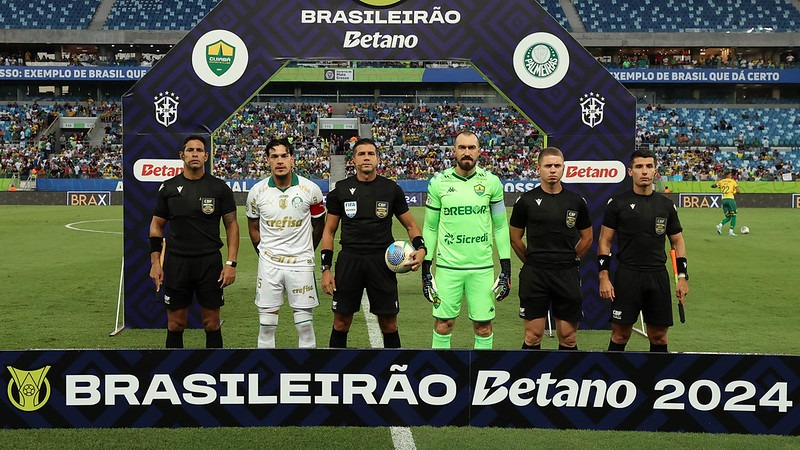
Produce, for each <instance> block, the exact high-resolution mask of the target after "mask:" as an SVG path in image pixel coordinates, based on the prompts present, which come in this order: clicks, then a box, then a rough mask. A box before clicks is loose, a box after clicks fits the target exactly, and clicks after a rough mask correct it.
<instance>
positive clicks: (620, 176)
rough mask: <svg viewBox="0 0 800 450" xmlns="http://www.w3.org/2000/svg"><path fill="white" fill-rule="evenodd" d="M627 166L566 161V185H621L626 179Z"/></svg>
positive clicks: (611, 162) (617, 162) (618, 162)
mask: <svg viewBox="0 0 800 450" xmlns="http://www.w3.org/2000/svg"><path fill="white" fill-rule="evenodd" d="M625 173H626V171H625V164H623V163H622V162H620V161H566V162H564V178H563V179H562V180H561V181H563V182H564V183H604V184H606V183H619V182H620V181H622V180H624V179H625Z"/></svg>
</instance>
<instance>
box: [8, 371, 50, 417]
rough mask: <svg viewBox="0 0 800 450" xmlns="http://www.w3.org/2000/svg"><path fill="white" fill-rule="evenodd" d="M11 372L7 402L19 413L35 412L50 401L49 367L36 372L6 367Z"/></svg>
mask: <svg viewBox="0 0 800 450" xmlns="http://www.w3.org/2000/svg"><path fill="white" fill-rule="evenodd" d="M7 368H8V371H9V372H11V380H10V381H9V382H8V400H9V401H10V402H11V404H12V405H14V407H15V408H17V409H19V410H20V411H26V412H30V411H36V410H37V409H39V408H41V407H42V406H44V405H45V403H47V400H49V399H50V382H49V381H47V372H48V371H49V370H50V366H44V367H42V368H40V369H36V370H20V369H17V368H14V367H11V366H7Z"/></svg>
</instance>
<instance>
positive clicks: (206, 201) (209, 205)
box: [200, 198, 215, 214]
mask: <svg viewBox="0 0 800 450" xmlns="http://www.w3.org/2000/svg"><path fill="white" fill-rule="evenodd" d="M214 204H215V199H213V198H200V210H201V211H203V214H213V213H214V209H215V208H214Z"/></svg>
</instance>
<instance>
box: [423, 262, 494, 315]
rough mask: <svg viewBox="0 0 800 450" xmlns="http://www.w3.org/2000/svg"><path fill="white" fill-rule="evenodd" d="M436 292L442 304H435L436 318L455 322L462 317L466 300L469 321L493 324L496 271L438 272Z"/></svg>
mask: <svg viewBox="0 0 800 450" xmlns="http://www.w3.org/2000/svg"><path fill="white" fill-rule="evenodd" d="M435 277H436V288H437V289H438V293H439V299H440V300H441V302H440V303H439V304H438V306H437V305H436V304H434V308H433V317H435V318H437V319H440V320H450V319H455V318H456V317H458V316H459V315H460V314H461V300H462V298H464V297H465V296H466V299H467V312H468V313H469V320H472V321H474V322H489V321H492V320H494V316H495V313H494V308H495V300H494V292H492V285H493V284H494V278H495V277H494V268H491V267H490V268H487V269H470V270H453V269H444V268H441V267H437V268H436V275H435Z"/></svg>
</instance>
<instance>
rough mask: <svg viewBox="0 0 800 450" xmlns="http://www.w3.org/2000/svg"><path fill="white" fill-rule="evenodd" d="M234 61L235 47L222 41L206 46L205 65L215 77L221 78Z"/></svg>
mask: <svg viewBox="0 0 800 450" xmlns="http://www.w3.org/2000/svg"><path fill="white" fill-rule="evenodd" d="M234 59H236V47H234V46H232V45H230V44H228V43H227V42H225V41H223V40H219V41H217V42H214V43H213V44H209V45H207V46H206V64H208V68H209V69H211V71H212V72H214V74H216V75H217V76H222V75H224V74H225V72H227V71H228V69H230V68H231V66H233V60H234Z"/></svg>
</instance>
